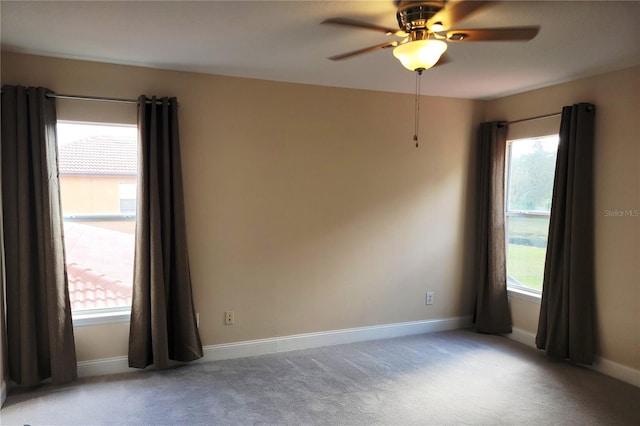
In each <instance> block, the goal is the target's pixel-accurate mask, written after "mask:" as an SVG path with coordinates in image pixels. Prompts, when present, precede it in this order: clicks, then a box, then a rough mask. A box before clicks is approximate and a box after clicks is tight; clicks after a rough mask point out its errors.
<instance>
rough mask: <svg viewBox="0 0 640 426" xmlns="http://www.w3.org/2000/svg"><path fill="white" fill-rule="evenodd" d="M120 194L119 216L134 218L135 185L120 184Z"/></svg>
mask: <svg viewBox="0 0 640 426" xmlns="http://www.w3.org/2000/svg"><path fill="white" fill-rule="evenodd" d="M119 193H120V214H122V215H130V216H135V214H136V184H135V183H121V184H120V186H119Z"/></svg>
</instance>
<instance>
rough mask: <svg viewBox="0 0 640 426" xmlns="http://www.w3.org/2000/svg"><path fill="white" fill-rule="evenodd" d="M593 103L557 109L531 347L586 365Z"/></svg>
mask: <svg viewBox="0 0 640 426" xmlns="http://www.w3.org/2000/svg"><path fill="white" fill-rule="evenodd" d="M594 116H595V107H594V106H593V105H591V104H584V103H583V104H577V105H573V106H567V107H564V108H563V109H562V121H561V123H560V144H559V145H558V157H557V160H556V172H555V180H554V183H553V198H552V201H551V218H550V222H549V239H548V243H547V257H546V260H545V267H544V281H543V285H542V304H541V306H540V319H539V322H538V334H537V336H536V346H537V347H538V348H539V349H546V351H547V354H548V355H549V356H550V357H552V358H562V359H564V358H567V359H569V360H571V361H573V362H578V363H582V364H591V363H592V362H593V350H594V314H593V309H594V294H593V293H594V266H593V262H594V223H593V221H594V212H593V209H594V204H593V139H594Z"/></svg>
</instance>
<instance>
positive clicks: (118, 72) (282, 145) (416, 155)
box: [2, 53, 482, 360]
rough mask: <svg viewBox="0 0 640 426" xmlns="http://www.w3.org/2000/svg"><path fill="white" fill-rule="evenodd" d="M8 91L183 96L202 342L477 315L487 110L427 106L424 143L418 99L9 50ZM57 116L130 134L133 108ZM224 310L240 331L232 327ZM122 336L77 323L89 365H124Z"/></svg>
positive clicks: (473, 104)
mask: <svg viewBox="0 0 640 426" xmlns="http://www.w3.org/2000/svg"><path fill="white" fill-rule="evenodd" d="M398 78H413V77H412V75H411V74H410V73H406V74H401V75H399V76H398ZM2 81H3V83H12V84H23V85H43V86H46V87H49V88H51V89H53V90H55V91H57V92H58V93H72V94H85V95H95V96H114V97H124V98H136V97H137V96H139V95H140V94H143V93H144V94H147V95H161V96H163V95H167V96H177V97H178V99H179V102H180V127H181V129H180V130H181V139H182V144H181V145H182V156H183V173H184V182H185V197H186V214H187V232H188V239H189V241H188V242H189V254H190V258H191V268H192V279H193V286H194V295H195V304H196V310H197V311H198V312H199V313H200V332H201V336H202V340H203V344H204V345H211V344H217V343H224V342H234V341H243V340H248V339H257V338H266V337H273V336H282V335H290V334H296V333H305V332H314V331H322V330H332V329H342V328H350V327H358V326H368V325H377V324H384V323H396V322H404V321H414V320H423V319H431V318H442V317H452V316H464V315H470V314H471V312H472V308H471V306H472V303H471V298H472V291H471V287H470V282H471V274H470V269H469V267H470V263H469V260H470V259H471V254H472V253H471V251H470V248H471V242H472V238H471V235H470V232H471V231H472V230H471V229H470V223H471V219H472V213H473V212H472V208H471V205H470V204H469V202H468V200H469V199H472V198H471V197H472V194H471V193H469V191H468V188H469V179H470V178H469V171H470V170H471V169H470V167H469V164H470V157H471V155H472V153H471V147H472V143H471V141H472V140H473V137H474V135H475V129H476V127H477V123H478V122H479V121H480V119H481V108H482V103H481V102H477V101H470V100H461V99H448V98H432V97H424V98H423V101H422V105H421V110H422V112H423V116H422V119H421V136H422V137H421V139H422V140H421V144H420V148H415V147H414V146H413V143H412V141H411V138H412V136H413V131H412V129H413V119H412V117H413V112H412V111H413V110H412V108H413V97H412V96H410V95H400V94H390V93H381V92H371V91H358V90H348V89H337V88H330V87H317V86H309V85H298V84H286V83H276V82H267V81H259V80H250V79H240V78H230V77H220V76H209V75H202V74H193V73H182V72H170V71H159V70H152V69H145V68H136V67H127V66H118V65H110V64H100V63H90V62H80V61H72V60H60V59H49V58H44V57H36V56H27V55H18V54H7V53H5V54H3V58H2ZM58 116H59V118H60V119H65V120H83V119H84V120H89V121H107V122H108V121H112V120H113V121H114V122H120V123H135V107H132V106H130V105H106V106H105V104H103V103H96V102H79V101H59V103H58ZM426 291H434V292H435V304H434V305H433V306H425V302H424V299H425V292H426ZM226 310H233V311H235V319H236V325H234V326H224V325H223V312H224V311H226ZM127 333H128V327H126V326H124V325H122V324H115V325H105V326H99V327H83V328H81V329H80V328H77V329H76V340H77V347H78V358H79V360H88V359H96V358H105V357H112V356H118V355H126V347H127Z"/></svg>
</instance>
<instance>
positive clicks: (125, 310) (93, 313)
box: [71, 306, 131, 327]
mask: <svg viewBox="0 0 640 426" xmlns="http://www.w3.org/2000/svg"><path fill="white" fill-rule="evenodd" d="M71 316H72V318H73V326H74V327H84V326H88V325H99V324H110V323H116V322H129V321H130V320H131V308H130V307H129V306H124V307H121V308H103V309H85V310H76V311H74V312H72V313H71Z"/></svg>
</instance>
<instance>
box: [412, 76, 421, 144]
mask: <svg viewBox="0 0 640 426" xmlns="http://www.w3.org/2000/svg"><path fill="white" fill-rule="evenodd" d="M422 71H423V70H422V69H417V70H416V100H415V129H414V130H415V132H414V134H413V140H414V141H415V142H416V148H417V147H418V130H419V128H420V80H421V79H420V77H422Z"/></svg>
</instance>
